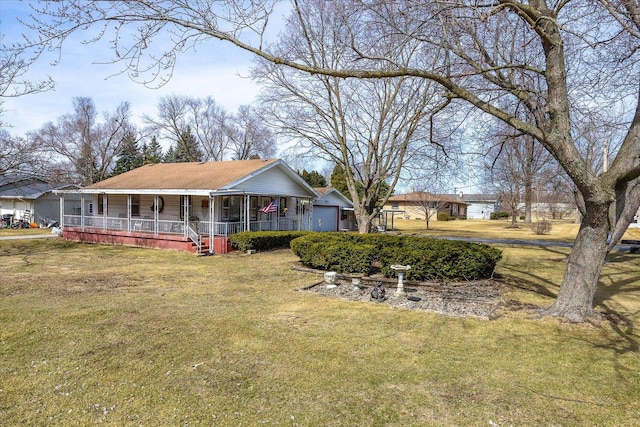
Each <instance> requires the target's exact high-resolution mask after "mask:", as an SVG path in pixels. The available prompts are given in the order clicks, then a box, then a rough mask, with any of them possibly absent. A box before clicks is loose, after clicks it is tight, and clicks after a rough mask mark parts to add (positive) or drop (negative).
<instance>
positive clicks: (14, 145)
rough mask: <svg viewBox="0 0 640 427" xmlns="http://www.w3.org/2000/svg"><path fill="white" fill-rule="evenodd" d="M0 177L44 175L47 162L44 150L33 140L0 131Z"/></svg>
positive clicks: (3, 130)
mask: <svg viewBox="0 0 640 427" xmlns="http://www.w3.org/2000/svg"><path fill="white" fill-rule="evenodd" d="M0 147H2V149H0V175H2V174H5V173H16V172H23V173H33V174H39V175H41V174H43V172H44V170H45V169H46V161H45V159H44V156H43V155H42V154H43V152H42V149H41V147H39V146H38V144H37V143H35V142H34V141H33V140H29V139H26V138H21V137H14V136H12V135H11V134H10V133H9V132H7V131H6V130H5V129H0Z"/></svg>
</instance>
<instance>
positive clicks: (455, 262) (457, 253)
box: [381, 238, 502, 280]
mask: <svg viewBox="0 0 640 427" xmlns="http://www.w3.org/2000/svg"><path fill="white" fill-rule="evenodd" d="M501 257H502V252H501V251H500V250H499V249H496V248H492V247H490V246H487V245H484V244H478V243H469V242H459V241H451V240H443V239H425V238H423V239H420V238H414V239H410V240H408V241H407V242H405V245H404V246H401V247H397V248H388V249H385V250H384V251H383V253H382V255H381V262H382V272H383V274H384V275H385V276H388V277H394V276H395V275H396V273H395V271H394V270H392V269H391V268H390V267H391V265H393V264H404V265H410V266H411V270H409V271H408V272H407V276H406V277H407V279H409V280H457V279H462V280H477V279H485V278H489V277H491V275H492V274H493V270H494V269H495V266H496V264H497V262H498V261H499V260H500V258H501Z"/></svg>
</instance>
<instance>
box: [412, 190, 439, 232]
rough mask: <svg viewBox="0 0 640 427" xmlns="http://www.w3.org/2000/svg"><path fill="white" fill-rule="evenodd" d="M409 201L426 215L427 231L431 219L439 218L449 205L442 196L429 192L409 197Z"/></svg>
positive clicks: (418, 192) (413, 193)
mask: <svg viewBox="0 0 640 427" xmlns="http://www.w3.org/2000/svg"><path fill="white" fill-rule="evenodd" d="M407 199H408V201H409V202H410V203H411V205H412V206H413V207H414V208H415V209H416V210H418V211H419V212H420V213H421V214H422V215H424V222H425V226H426V229H427V230H428V229H429V223H430V222H431V219H432V218H434V217H437V216H438V211H440V210H441V209H442V208H443V207H444V206H445V205H446V204H447V203H449V202H448V201H446V200H445V199H444V198H443V197H442V196H439V195H437V194H434V193H431V192H428V191H416V192H412V193H409V194H408V195H407Z"/></svg>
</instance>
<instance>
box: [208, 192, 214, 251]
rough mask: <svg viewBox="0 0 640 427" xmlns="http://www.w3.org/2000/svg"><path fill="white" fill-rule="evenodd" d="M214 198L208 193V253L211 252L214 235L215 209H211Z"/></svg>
mask: <svg viewBox="0 0 640 427" xmlns="http://www.w3.org/2000/svg"><path fill="white" fill-rule="evenodd" d="M214 200H215V197H213V196H212V195H211V194H209V253H210V254H212V253H213V246H214V241H213V239H214V237H213V236H215V232H214V229H213V227H214V218H213V214H214V212H215V209H213V203H214Z"/></svg>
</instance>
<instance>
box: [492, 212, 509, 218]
mask: <svg viewBox="0 0 640 427" xmlns="http://www.w3.org/2000/svg"><path fill="white" fill-rule="evenodd" d="M505 218H509V212H505V211H498V212H491V215H490V216H489V219H505Z"/></svg>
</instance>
